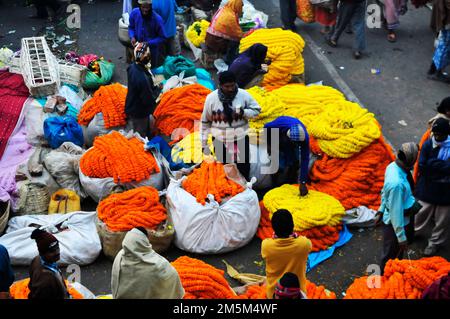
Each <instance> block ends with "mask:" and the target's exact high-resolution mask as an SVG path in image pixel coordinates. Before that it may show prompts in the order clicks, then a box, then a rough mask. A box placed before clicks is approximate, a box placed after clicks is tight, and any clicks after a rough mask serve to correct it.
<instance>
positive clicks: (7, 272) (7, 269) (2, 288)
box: [0, 245, 14, 299]
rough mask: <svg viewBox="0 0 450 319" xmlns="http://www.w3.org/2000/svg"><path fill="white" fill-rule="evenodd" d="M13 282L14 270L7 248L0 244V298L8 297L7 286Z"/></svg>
mask: <svg viewBox="0 0 450 319" xmlns="http://www.w3.org/2000/svg"><path fill="white" fill-rule="evenodd" d="M13 282H14V272H13V270H12V267H11V261H10V259H9V254H8V250H7V249H6V248H5V246H3V245H0V299H8V298H9V287H10V286H11V285H12V283H13Z"/></svg>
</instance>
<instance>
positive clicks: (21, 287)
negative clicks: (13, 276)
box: [9, 278, 84, 299]
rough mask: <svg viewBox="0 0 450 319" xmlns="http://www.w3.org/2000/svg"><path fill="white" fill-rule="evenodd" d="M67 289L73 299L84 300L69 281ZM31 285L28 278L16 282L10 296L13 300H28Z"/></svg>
mask: <svg viewBox="0 0 450 319" xmlns="http://www.w3.org/2000/svg"><path fill="white" fill-rule="evenodd" d="M65 282H66V287H67V292H68V293H69V295H70V296H72V298H73V299H84V298H83V295H82V294H81V293H79V292H78V291H77V290H76V289H75V288H73V287H72V286H71V285H70V284H69V282H68V281H67V280H65ZM29 283H30V278H26V279H23V280H19V281H16V282H15V283H13V284H12V285H11V287H10V288H9V294H10V296H11V298H12V299H28V295H29V294H30V289H29V288H28V284H29Z"/></svg>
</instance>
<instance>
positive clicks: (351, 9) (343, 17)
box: [330, 1, 366, 51]
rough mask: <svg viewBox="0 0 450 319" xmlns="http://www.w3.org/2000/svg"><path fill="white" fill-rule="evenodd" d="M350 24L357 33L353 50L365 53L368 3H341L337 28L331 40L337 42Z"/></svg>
mask: <svg viewBox="0 0 450 319" xmlns="http://www.w3.org/2000/svg"><path fill="white" fill-rule="evenodd" d="M349 23H351V26H352V30H353V32H354V33H355V41H354V44H353V49H354V50H355V51H364V50H365V49H366V1H361V2H347V1H341V2H340V5H339V8H338V16H337V20H336V27H335V29H334V32H333V33H332V34H331V36H330V39H331V40H333V41H335V42H337V41H338V40H339V38H340V36H341V34H342V32H344V31H345V30H346V28H347V25H348V24H349Z"/></svg>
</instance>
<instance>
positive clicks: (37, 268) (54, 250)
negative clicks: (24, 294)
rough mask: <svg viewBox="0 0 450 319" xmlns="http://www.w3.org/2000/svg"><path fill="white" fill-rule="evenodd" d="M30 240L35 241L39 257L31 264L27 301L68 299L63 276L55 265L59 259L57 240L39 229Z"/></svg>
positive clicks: (32, 234)
mask: <svg viewBox="0 0 450 319" xmlns="http://www.w3.org/2000/svg"><path fill="white" fill-rule="evenodd" d="M31 239H34V240H35V241H36V244H37V247H38V251H39V256H36V257H35V258H34V259H33V261H32V262H31V266H30V283H29V284H28V288H29V289H30V294H29V295H28V299H67V298H69V294H68V292H67V287H66V284H65V282H64V277H63V274H62V272H61V270H60V269H59V267H58V265H57V264H56V263H57V262H58V260H59V258H60V251H59V242H58V240H57V239H56V237H55V236H53V235H52V234H50V233H48V232H46V231H43V230H40V229H35V230H34V231H33V233H31Z"/></svg>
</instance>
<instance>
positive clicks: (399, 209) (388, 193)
mask: <svg viewBox="0 0 450 319" xmlns="http://www.w3.org/2000/svg"><path fill="white" fill-rule="evenodd" d="M418 152H419V148H418V145H417V144H415V143H404V144H402V146H401V148H400V149H399V150H398V152H397V159H396V160H395V161H394V162H392V163H391V164H389V165H388V166H387V167H386V172H385V176H384V185H383V189H382V190H381V205H380V208H379V209H378V210H379V211H380V212H381V213H382V214H383V254H382V258H381V269H382V271H384V268H385V265H386V263H387V262H388V260H389V259H395V258H399V259H401V258H403V253H404V252H405V251H407V249H408V242H411V241H412V239H413V236H414V222H413V221H414V219H413V217H412V216H411V215H413V212H412V210H416V209H417V208H416V206H417V205H416V202H415V199H414V197H413V195H412V191H413V189H414V181H413V178H412V174H411V169H412V168H413V167H414V163H415V162H416V160H417V156H418Z"/></svg>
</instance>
